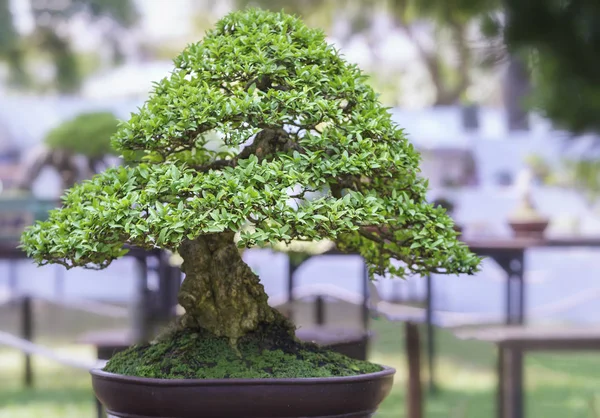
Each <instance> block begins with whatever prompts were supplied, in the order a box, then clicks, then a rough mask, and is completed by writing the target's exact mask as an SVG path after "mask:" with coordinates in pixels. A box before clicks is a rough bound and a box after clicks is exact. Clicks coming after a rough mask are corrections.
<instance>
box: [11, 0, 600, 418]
mask: <svg viewBox="0 0 600 418" xmlns="http://www.w3.org/2000/svg"><path fill="white" fill-rule="evenodd" d="M523 3H527V4H526V5H524V4H521V3H520V2H518V1H516V0H505V1H502V0H364V1H359V0H321V1H319V0H304V1H302V0H0V418H5V417H6V418H9V417H10V418H19V417H38V416H45V417H48V418H53V417H57V418H58V417H61V418H69V417H94V416H96V414H97V410H96V405H95V404H94V399H93V394H92V391H91V386H90V379H89V376H88V374H87V372H86V367H91V366H90V365H93V364H95V363H94V362H95V361H96V360H97V359H105V358H106V357H107V356H109V355H110V354H111V353H113V352H114V351H115V350H117V349H118V348H119V347H121V346H126V345H128V344H130V343H132V342H135V341H138V340H143V339H144V338H147V337H148V335H150V334H151V333H152V332H153V330H155V329H156V328H157V327H158V326H159V325H160V324H162V323H164V322H165V321H167V320H168V319H169V318H171V317H172V316H173V315H175V314H176V313H177V307H176V300H175V298H174V295H175V293H176V290H177V287H178V286H179V283H180V282H181V276H180V275H179V273H178V270H177V260H176V259H174V258H173V257H171V256H170V255H169V254H163V253H141V252H132V254H131V255H130V256H128V257H125V258H123V259H122V260H119V261H117V262H114V263H113V264H112V265H111V266H110V267H109V268H108V269H106V270H104V271H83V270H70V271H66V270H64V269H63V268H62V267H60V266H47V267H43V268H36V267H35V266H34V265H33V264H32V263H31V262H29V261H28V260H26V259H25V257H24V255H23V254H22V253H21V252H20V251H19V250H18V249H17V248H16V245H17V243H18V237H19V235H20V232H21V231H22V229H23V228H24V227H25V226H26V225H28V224H30V223H31V222H33V221H34V220H36V219H43V218H44V217H45V216H46V213H47V211H48V209H50V208H53V207H56V206H58V205H59V197H60V195H61V194H62V191H63V190H64V189H65V188H68V187H70V186H71V185H73V184H74V183H75V182H77V181H81V180H83V179H85V178H89V177H90V176H92V175H93V174H94V173H96V172H99V171H102V170H103V169H104V168H105V167H107V166H110V165H113V164H121V163H122V161H120V159H119V158H118V156H116V155H114V154H113V153H112V151H111V149H110V144H109V138H110V136H111V134H112V133H113V132H114V131H115V129H116V127H117V124H118V120H119V119H126V118H127V117H128V115H129V113H130V112H132V111H135V110H136V108H137V107H138V106H140V105H142V104H143V102H144V100H145V98H146V97H147V94H148V92H149V91H150V89H151V88H152V82H153V81H157V80H159V79H161V78H162V77H164V76H167V75H168V74H169V71H170V70H171V68H172V64H171V60H172V59H173V58H174V57H175V56H176V55H177V54H178V53H179V52H180V51H181V50H182V49H183V48H184V47H185V46H186V45H187V44H189V43H191V42H196V41H198V40H200V39H201V38H202V36H203V34H204V32H205V31H206V30H208V29H210V28H211V26H212V25H213V24H214V23H215V22H216V20H218V19H219V18H220V17H222V16H223V15H224V14H226V13H228V12H230V11H232V10H236V9H240V8H245V7H248V6H258V7H262V8H266V9H271V10H276V11H279V10H282V9H283V10H285V11H287V12H291V13H295V14H298V15H300V16H301V17H302V18H303V19H305V21H306V23H307V24H308V25H309V26H312V27H318V28H322V29H323V30H324V31H325V32H326V34H327V37H328V41H329V42H330V43H332V44H334V45H335V46H336V47H337V48H338V49H339V50H340V51H341V53H342V54H343V55H344V56H345V58H346V59H347V60H348V61H350V62H353V63H356V64H358V65H359V66H360V67H361V68H362V69H363V70H364V71H365V72H366V73H367V74H368V75H369V76H370V83H371V84H372V86H373V87H374V89H375V90H377V91H378V92H379V93H380V94H381V96H380V99H381V101H382V102H383V103H384V104H385V105H386V106H389V108H390V112H391V113H392V115H393V118H394V120H395V121H396V122H397V123H398V124H399V125H400V126H401V127H402V128H404V129H405V131H406V134H407V135H408V137H409V138H410V140H411V141H412V142H413V143H414V145H415V146H416V147H417V148H418V149H419V150H420V151H421V153H422V158H423V161H422V170H423V175H424V176H426V177H428V178H429V179H430V188H431V191H430V194H431V196H430V197H431V200H436V201H437V203H438V204H442V205H444V206H445V207H446V208H447V209H448V211H449V213H450V214H451V215H452V216H453V217H454V219H455V220H456V223H457V225H459V226H460V229H461V231H462V238H463V239H464V240H465V242H467V243H468V244H469V245H471V247H472V248H473V250H474V251H476V252H479V253H480V254H482V255H486V256H487V258H486V259H485V260H484V264H483V269H482V272H481V273H480V274H478V275H476V276H473V277H454V276H452V277H444V276H439V277H438V276H434V277H430V278H422V277H414V278H410V279H408V280H405V281H393V280H386V278H378V280H377V281H376V282H375V283H374V284H372V285H369V284H366V282H365V275H364V266H363V264H362V260H361V259H360V258H359V257H357V256H353V255H344V256H342V255H337V254H328V253H326V254H325V255H318V256H317V254H320V253H323V252H326V251H327V250H329V249H330V248H329V247H328V246H327V245H324V246H323V245H322V244H321V245H317V244H315V245H312V246H311V245H308V246H305V247H301V248H298V249H294V250H293V251H291V252H289V253H287V254H286V253H282V252H274V251H271V250H259V249H251V250H247V251H246V252H245V253H244V257H245V259H246V260H247V261H248V263H249V264H250V265H251V267H252V268H253V269H254V270H255V271H256V272H257V273H258V274H259V275H260V277H261V280H262V282H263V283H264V284H265V287H266V289H267V292H268V293H269V296H270V301H271V303H272V304H273V305H277V306H280V307H281V308H282V309H284V310H285V311H286V312H287V313H288V314H289V315H290V316H293V317H294V319H295V320H296V321H297V322H298V323H299V325H300V326H301V329H302V330H304V331H303V332H306V333H307V336H306V338H309V339H318V336H319V335H320V334H319V333H318V332H316V331H315V330H317V331H318V330H321V331H322V330H323V329H325V328H324V327H331V328H330V329H333V330H337V331H335V332H334V334H335V335H338V336H339V339H340V341H337V342H335V343H336V344H338V343H339V344H338V345H339V347H338V348H339V349H340V350H350V351H348V352H349V353H351V354H352V355H355V356H358V357H368V358H369V359H370V360H373V361H377V362H380V363H384V364H389V365H391V366H394V367H396V368H397V369H398V374H397V377H396V384H395V387H394V391H393V393H392V395H391V396H390V398H388V399H387V400H386V401H385V402H384V404H383V405H382V406H381V410H380V413H379V414H378V415H377V416H381V417H389V418H392V417H403V416H406V417H410V418H413V417H417V416H426V417H440V418H441V417H457V418H459V417H461V418H462V417H473V418H475V417H477V418H485V417H492V416H495V415H496V413H497V411H498V405H497V404H496V389H497V378H498V377H497V370H496V354H497V349H496V346H495V345H494V342H490V341H474V340H477V339H485V338H479V337H476V338H475V337H474V338H470V337H469V338H467V339H465V338H464V335H471V336H473V335H476V336H479V334H477V333H476V332H474V331H473V330H475V331H476V330H481V329H483V330H485V329H497V328H494V327H498V326H499V325H502V324H507V323H508V324H510V325H512V326H514V327H518V328H520V329H524V334H523V335H525V337H524V338H527V335H529V334H528V333H529V332H530V331H531V332H548V338H564V332H565V330H572V329H584V328H585V329H590V330H593V329H594V326H595V325H597V324H598V322H600V304H599V303H598V301H599V300H600V282H598V279H599V277H598V276H599V274H598V271H599V270H598V267H597V264H596V261H597V260H598V254H599V253H598V251H600V248H595V247H600V207H599V206H598V200H597V193H598V191H599V189H600V177H599V173H600V171H599V167H600V165H599V163H598V161H600V158H599V157H600V153H599V151H600V148H599V147H598V136H597V132H598V129H600V122H599V120H600V119H599V118H598V114H600V91H599V90H598V89H600V87H599V86H600V83H598V81H600V80H597V78H598V77H600V76H599V75H598V74H600V73H599V72H598V71H597V69H598V68H600V67H599V66H598V64H599V63H598V62H597V61H598V60H600V57H599V55H600V54H598V51H600V48H598V46H599V45H598V44H599V43H600V35H599V34H598V30H597V29H595V28H597V27H598V23H600V6H596V5H595V3H598V2H593V1H592V2H590V1H583V0H580V1H575V0H571V1H554V0H547V1H546V0H532V1H530V2H523ZM310 255H312V257H311V256H310ZM511 283H512V284H511ZM511 286H512V287H511ZM407 322H408V323H410V324H414V325H415V326H416V328H417V329H418V330H419V333H420V334H419V338H418V340H417V341H416V342H415V341H413V342H412V343H411V342H410V341H407V340H406V335H409V336H410V335H412V334H410V332H408V329H407V328H406V327H405V325H406V323H407ZM490 327H491V328H490ZM465 330H467V331H469V330H471V331H473V332H474V333H472V334H469V333H468V332H467V333H466V334H465ZM532 330H533V331H532ZM540 330H542V331H540ZM313 331H314V333H313V334H311V332H313ZM592 332H593V331H590V334H589V335H592ZM595 332H596V334H598V331H595ZM336 333H337V334H336ZM596 334H594V335H596ZM599 339H600V338H599ZM28 341H32V342H33V343H35V345H31V344H28V343H27V342H28ZM415 343H416V347H417V352H418V353H420V356H417V357H415V356H414V355H411V356H407V350H406V348H407V347H412V348H414V347H415V345H414V344H415ZM353 344H354V345H353ZM411 344H412V345H411ZM413 351H414V350H413ZM25 352H30V353H33V356H32V357H29V356H26V355H24V353H25ZM408 352H411V349H409V350H408ZM107 353H108V354H107ZM413 354H414V353H413ZM419 357H420V358H419ZM415 362H416V363H415ZM415 364H417V365H421V366H422V367H420V368H419V369H421V368H422V369H423V370H422V372H421V373H419V374H420V375H417V376H415V374H414V373H413V374H412V375H411V376H412V378H413V379H417V381H420V382H421V383H422V385H420V387H421V388H422V390H418V389H415V387H414V385H412V386H411V385H407V383H409V381H410V379H409V369H413V367H412V366H414V365H415ZM409 365H412V366H411V367H409ZM523 369H524V372H523V374H524V376H525V377H524V390H523V393H524V394H525V395H524V396H525V398H526V400H525V410H526V412H527V416H530V417H548V418H551V417H599V416H600V412H599V411H600V404H598V402H600V399H597V397H598V395H600V389H599V385H598V384H597V376H598V375H599V374H600V356H599V355H598V353H597V352H593V351H591V352H589V353H585V354H582V353H576V354H573V353H570V352H565V353H538V352H535V353H532V354H530V355H527V356H526V358H525V363H524V367H523ZM518 372H519V373H521V372H522V371H518ZM413 383H414V382H413ZM409 388H410V389H409ZM415 402H416V403H419V404H421V403H422V405H423V410H422V412H421V413H420V414H421V415H414V414H415V411H414V409H413V410H412V412H411V414H413V415H406V414H408V412H406V411H407V407H406V406H407V405H408V404H411V405H414V404H415ZM597 404H598V405H597ZM515 416H516V415H515Z"/></svg>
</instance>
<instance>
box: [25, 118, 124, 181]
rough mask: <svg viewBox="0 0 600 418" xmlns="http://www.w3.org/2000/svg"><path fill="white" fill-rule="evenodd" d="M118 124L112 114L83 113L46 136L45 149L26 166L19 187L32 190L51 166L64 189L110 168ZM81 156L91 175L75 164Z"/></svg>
mask: <svg viewBox="0 0 600 418" xmlns="http://www.w3.org/2000/svg"><path fill="white" fill-rule="evenodd" d="M118 125H119V121H118V119H117V118H116V117H115V115H113V114H112V113H110V112H92V113H82V114H80V115H78V116H76V117H75V118H73V119H71V120H67V121H66V122H64V123H62V124H60V125H59V126H57V127H56V128H54V129H53V130H51V131H50V132H49V133H48V134H47V135H46V138H45V147H44V148H41V149H40V150H39V151H38V152H37V153H36V154H35V156H34V158H32V159H31V160H30V161H31V162H30V163H29V164H27V163H26V164H25V165H26V169H25V170H24V171H23V172H24V175H23V177H22V178H21V179H19V180H18V181H17V188H18V189H21V190H31V187H32V185H33V182H34V181H35V180H36V179H37V177H38V176H39V174H40V172H41V171H42V169H43V168H44V167H48V166H49V167H52V168H54V169H55V170H56V171H57V172H58V173H59V175H60V176H61V179H62V188H63V189H67V188H69V187H72V186H73V185H74V184H75V183H76V182H77V181H78V180H80V179H82V178H89V177H91V176H92V175H93V174H96V173H98V172H100V171H102V170H103V169H105V168H107V164H106V161H105V159H106V157H107V156H109V155H111V154H114V151H113V149H112V147H111V145H110V138H111V136H112V135H113V134H114V133H115V132H117V128H118ZM77 156H83V157H85V159H86V163H87V173H84V172H82V171H81V169H80V167H79V166H78V165H77V163H76V162H75V158H76V157H77Z"/></svg>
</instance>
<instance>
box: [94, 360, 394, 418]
mask: <svg viewBox="0 0 600 418" xmlns="http://www.w3.org/2000/svg"><path fill="white" fill-rule="evenodd" d="M395 372H396V371H395V370H394V369H392V368H389V367H386V368H385V369H384V370H382V371H380V372H377V373H370V374H364V375H359V376H349V377H330V378H310V379H308V378H304V379H211V380H208V379H148V378H141V377H133V376H123V375H118V374H113V373H107V372H104V371H102V370H97V369H96V370H92V371H91V374H92V384H93V387H94V392H95V393H96V396H97V397H98V399H99V400H100V402H101V403H102V404H103V405H104V406H105V407H106V410H107V412H108V413H109V414H111V415H114V416H116V417H119V418H159V417H160V418H198V417H202V418H300V417H307V418H308V417H311V418H317V417H320V418H368V417H371V416H373V414H374V413H375V410H376V409H377V407H378V406H379V404H380V403H381V401H382V400H383V399H384V398H385V397H386V396H387V395H388V394H389V393H390V390H391V389H392V383H393V380H394V373H395Z"/></svg>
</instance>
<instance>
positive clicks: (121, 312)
mask: <svg viewBox="0 0 600 418" xmlns="http://www.w3.org/2000/svg"><path fill="white" fill-rule="evenodd" d="M22 297H23V295H21V296H13V297H10V298H8V299H5V300H2V301H0V308H1V307H2V306H5V305H10V304H11V303H17V302H18V301H19V300H20V299H21V298H22ZM30 297H31V298H32V299H37V300H41V301H44V302H47V303H51V304H53V305H56V306H60V307H63V308H67V309H73V310H78V311H82V312H87V313H91V314H95V315H100V316H106V317H109V318H117V319H119V318H127V317H129V311H128V309H127V308H123V307H121V306H116V305H112V304H109V303H103V302H98V301H95V300H91V299H75V298H69V299H64V298H60V299H56V298H52V297H48V296H38V295H35V296H30Z"/></svg>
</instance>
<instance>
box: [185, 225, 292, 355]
mask: <svg viewBox="0 0 600 418" xmlns="http://www.w3.org/2000/svg"><path fill="white" fill-rule="evenodd" d="M233 238H234V233H233V232H222V233H217V234H210V235H204V236H200V237H198V238H196V239H194V240H186V241H184V242H183V243H182V244H181V245H180V246H179V254H180V255H181V257H182V258H183V264H182V265H181V270H182V271H183V272H184V273H185V280H184V282H183V284H182V286H181V290H180V292H179V296H178V298H179V303H180V304H181V306H183V308H185V311H186V313H185V315H184V317H183V318H182V325H183V326H184V327H200V328H204V329H206V330H208V331H210V332H212V333H213V334H215V335H218V336H225V337H228V338H229V339H230V340H231V342H232V343H234V344H235V342H236V341H237V340H238V338H240V337H241V336H243V335H245V334H247V333H248V332H251V331H253V330H256V329H257V328H258V326H259V324H261V323H273V322H275V321H280V320H281V319H282V316H281V314H280V313H279V312H277V311H275V310H274V309H273V308H271V307H270V306H269V305H268V303H267V299H268V297H267V294H266V293H265V290H264V287H263V285H262V284H261V283H260V282H259V279H258V276H256V275H255V274H254V273H253V272H252V270H251V269H250V267H249V266H248V265H247V264H246V263H245V262H244V261H243V260H242V257H241V255H240V253H239V251H238V248H237V247H236V245H235V243H234V240H233Z"/></svg>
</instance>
